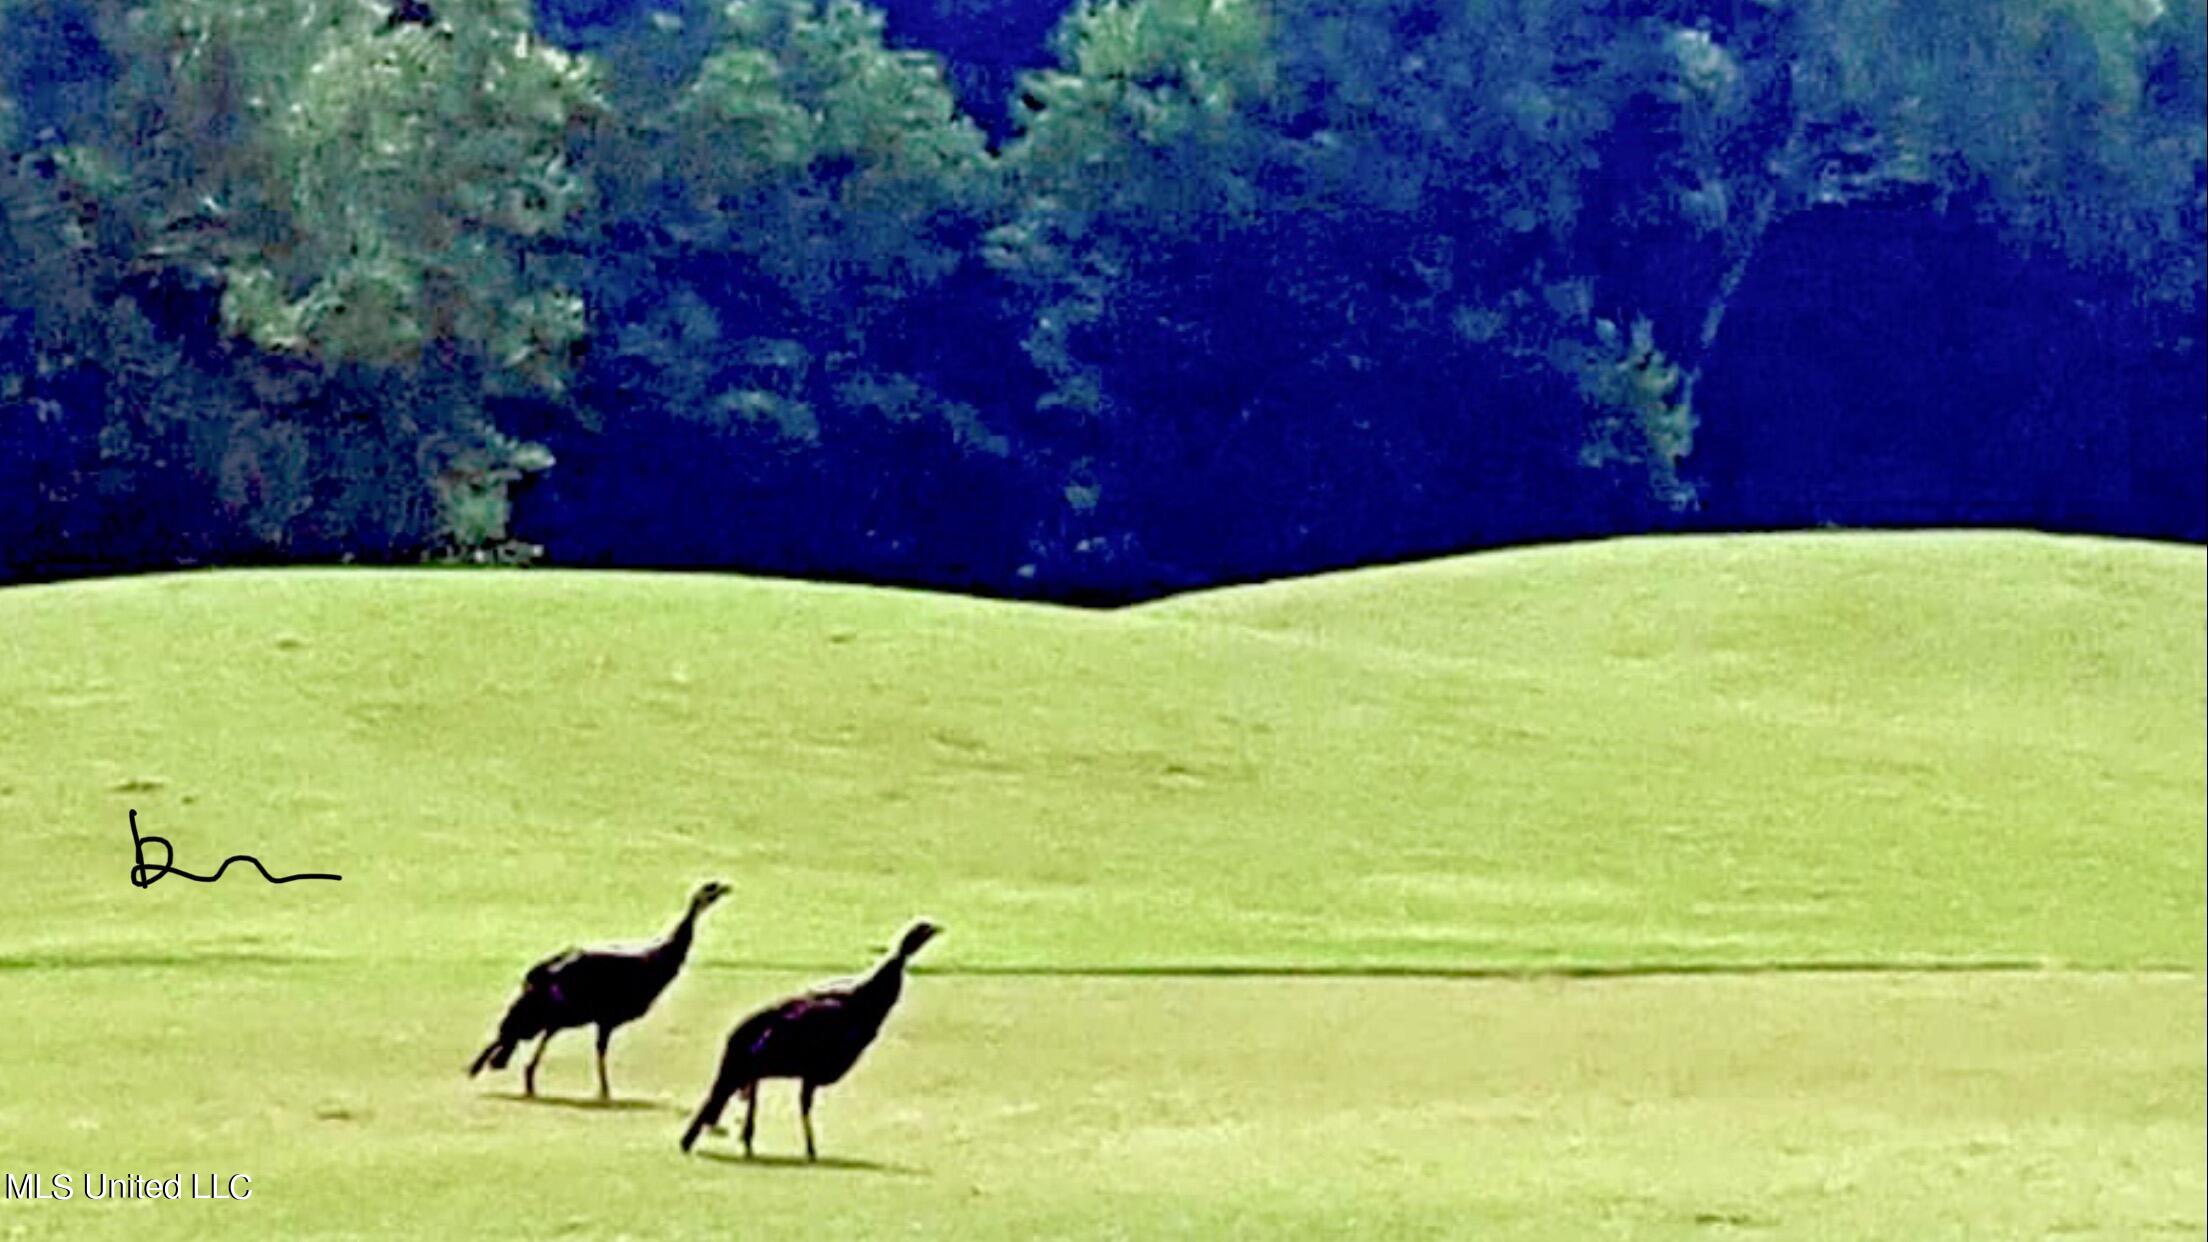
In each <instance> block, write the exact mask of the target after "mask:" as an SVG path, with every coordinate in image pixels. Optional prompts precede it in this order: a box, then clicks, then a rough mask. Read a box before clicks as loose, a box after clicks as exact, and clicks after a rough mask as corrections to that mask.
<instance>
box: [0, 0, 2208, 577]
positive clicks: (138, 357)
mask: <svg viewBox="0 0 2208 1242" xmlns="http://www.w3.org/2000/svg"><path fill="white" fill-rule="evenodd" d="M934 2H935V3H936V4H937V5H938V6H940V5H942V4H944V3H947V0H934ZM1017 3H1018V4H1020V5H1021V6H1023V8H1024V9H1032V8H1033V4H1032V3H1031V2H1030V0H1017ZM963 4H964V8H963V9H962V10H961V11H962V12H963V13H965V15H966V16H967V18H968V19H969V20H971V21H973V22H988V21H990V20H992V19H993V18H995V17H998V16H1005V15H1008V14H1009V11H1010V9H1011V8H1012V7H1013V0H963ZM1000 10H1002V12H1000ZM627 13H628V16H627V18H626V19H624V20H622V21H619V22H614V23H608V24H604V25H602V26H601V28H599V29H597V30H595V31H594V33H593V35H592V37H590V38H589V39H587V40H582V39H576V38H572V37H562V38H555V37H553V36H554V35H560V34H562V31H563V30H564V27H563V28H562V29H554V27H555V26H556V25H558V23H555V22H552V21H548V20H547V19H546V16H545V14H543V13H540V12H538V11H536V10H534V9H532V7H531V6H530V5H529V4H528V3H526V2H525V0H406V3H404V4H403V5H401V6H399V7H396V8H393V7H387V6H385V5H384V4H382V3H372V2H371V0H0V31H4V32H5V34H6V36H7V37H6V39H5V40H4V43H5V48H4V50H0V73H4V76H0V152H4V153H5V159H4V161H0V577H6V576H16V577H31V576H53V575H61V574H69V573H76V572H95V571H103V570H115V569H129V568H146V567H162V566H169V565H179V564H209V563H238V562H252V561H298V560H359V561H370V562H378V561H402V562H403V561H419V560H422V559H424V558H425V557H426V558H433V559H457V560H464V561H508V562H526V561H533V560H534V561H545V562H549V563H566V564H631V565H720V566H732V567H737V568H746V569H757V570H766V571H779V572H791V573H807V574H829V575H848V576H854V577H864V578H874V579H888V580H901V581H916V582H930V583H937V584H943V585H955V586H961V587H967V588H973V589H981V590H989V591H999V592H1010V593H1031V594H1043V595H1053V596H1062V597H1077V598H1084V597H1094V598H1117V597H1123V596H1128V595H1139V594H1144V593H1148V592H1153V591H1157V590H1162V589H1170V588H1173V587H1177V586H1184V585H1191V584H1195V583H1199V582H1208V581H1217V580H1221V579H1228V578H1237V577H1251V576H1258V575H1261V574H1266V573H1277V572H1284V571H1290V570H1298V569H1307V568H1314V567H1318V566H1322V565H1330V564H1341V563H1348V562H1353V561H1358V560H1366V559H1375V558H1381V557H1389V556H1402V555H1411V554H1416V553H1419V552H1426V551H1437V550H1443V549H1448V548H1455V547H1464V546H1472V545H1476V544H1480V543H1491V542H1503V541H1512V540H1519V539H1528V538H1543V537H1557V536H1567V535H1575V534H1590V533H1600V532H1605V531H1613V530H1626V529H1665V528H1678V527H1691V526H1695V525H1741V524H1747V525H1754V524H1785V523H1797V524H1798V523H1800V522H1804V521H1814V520H1839V521H1851V522H1879V521H1887V522H1918V521H1944V522H1960V521H1974V520H1988V521H2007V522H2025V523H2032V522H2035V521H2036V522H2040V523H2053V524H2057V525H2063V524H2069V525H2076V526H2080V527H2086V528H2113V529H2120V530H2125V531H2127V532H2131V533H2148V534H2160V535H2166V536H2169V535H2174V536H2176V537H2186V538H2199V537H2201V530H2200V527H2201V522H2202V516H2201V513H2200V506H2201V499H2200V497H2201V484H2200V481H2199V473H2200V472H2199V468H2198V457H2199V448H2198V446H2199V445H2200V442H2201V425H2200V418H2201V416H2200V413H2199V405H2198V402H2197V401H2193V402H2192V404H2191V408H2181V407H2182V406H2183V405H2184V403H2185V402H2186V401H2187V399H2188V398H2189V397H2191V396H2197V394H2198V392H2199V388H2200V380H2199V378H2198V375H2199V371H2200V368H2201V359H2202V356H2203V355H2202V345H2201V340H2200V335H2201V334H2200V329H2199V321H2200V318H2201V314H2202V309H2203V294H2202V289H2203V266H2202V265H2203V254H2202V238H2203V229H2204V205H2208V191H2204V188H2203V187H2204V173H2203V169H2204V167H2208V124H2204V119H2203V117H2204V112H2208V91H2204V87H2203V81H2204V59H2208V57H2204V48H2203V26H2204V13H2203V8H2202V2H2201V0H1692V2H1680V3H1665V2H1661V0H1642V2H1615V3H1613V2H1608V0H1522V2H1516V3H1513V2H1507V0H1463V2H1461V3H1454V4H1447V5H1437V4H1434V3H1431V2H1430V0H1265V2H1262V3H1260V2H1258V0H1105V2H1097V0H1090V2H1087V3H1081V4H1078V5H1076V6H1075V7H1073V8H1071V9H1070V10H1068V11H1066V12H1064V13H1063V15H1062V16H1059V17H1057V18H1056V19H1055V20H1056V26H1055V33H1054V34H1053V35H1052V36H1051V39H1050V43H1049V48H1048V51H1047V53H1046V62H1047V63H1045V64H1044V65H1042V66H1041V67H1039V68H1037V69H1035V70H1033V71H1032V72H1028V73H1025V74H1022V75H1020V76H1018V77H1016V78H1013V79H1011V91H1012V98H1010V99H1006V100H1000V101H997V104H998V106H999V107H1000V108H1001V112H1000V113H999V115H1000V116H1001V118H1002V120H1001V122H1000V123H998V124H994V125H992V126H991V128H990V129H987V130H985V129H984V128H983V127H982V125H980V124H977V122H976V120H975V119H974V115H973V113H974V111H975V109H974V108H973V107H972V105H971V103H970V101H962V100H961V99H960V98H959V96H958V94H957V93H956V91H955V90H954V79H955V78H957V77H958V73H957V66H956V65H955V64H954V65H952V66H951V67H950V68H949V69H948V70H947V69H946V65H945V62H944V60H943V59H942V58H941V57H939V56H937V55H935V54H932V53H930V52H928V51H926V50H923V49H917V48H914V47H911V46H906V45H904V44H903V42H901V41H900V40H899V38H898V37H897V36H896V34H895V32H894V31H893V30H892V28H891V24H890V21H889V19H888V18H886V17H885V15H884V13H883V12H882V11H880V10H877V9H874V8H871V7H868V6H867V5H865V4H862V3H859V2H858V0H734V2H733V3H728V4H726V5H725V6H722V7H710V6H704V5H690V6H679V5H666V4H659V5H647V6H638V7H632V9H631V10H627ZM978 80H986V81H989V82H992V83H994V84H995V85H996V86H1003V85H1005V75H1003V74H1001V73H999V74H996V75H995V76H993V77H991V76H988V75H984V76H983V78H982V79H978ZM1864 222H1869V227H1868V230H1867V231H1866V230H1865V228H1864V227H1862V226H1863V224H1864ZM1881 239H1885V240H1887V241H1890V242H1891V243H1892V244H1891V245H1889V246H1888V247H1887V249H1886V250H1884V251H1883V252H1881V251H1880V249H1879V244H1880V242H1881ZM1897 239H1898V240H1897ZM1958 254H1961V255H1968V256H1970V261H1969V263H1968V265H1967V270H1964V271H1954V270H1949V271H1946V272H1945V274H1944V275H1942V274H1941V273H1940V271H1939V270H1938V269H1939V268H1940V264H1941V263H1942V262H1943V261H1944V260H1943V259H1942V256H1943V255H1945V256H1950V257H1952V256H1954V255H1958ZM2001 272H2006V273H2007V275H2006V276H2005V277H2000V278H1999V279H1996V277H1995V276H1993V275H1988V273H1996V274H1998V273H2001ZM1935 277H1937V279H1935ZM1957 280H1960V281H1964V282H1966V283H1967V282H1969V281H1977V282H1980V283H1977V284H1971V285H1969V286H1968V288H1967V289H1965V290H1964V291H1963V292H1961V293H1959V294H1957V293H1950V294H1946V295H1943V294H1941V292H1940V290H1941V288H1942V287H1943V285H1942V284H1941V282H1942V281H1946V282H1948V283H1949V284H1952V283H1954V282H1955V281H1957ZM1988 280H1994V281H1995V283H1993V284H1990V285H1989V284H1985V283H1983V282H1985V281H1988ZM1882 290H1901V291H1904V292H1905V293H1906V294H1907V297H1906V298H1904V299H1902V300H1901V301H1899V302H1897V303H1896V304H1894V305H1893V306H1892V307H1891V308H1890V309H1889V312H1888V313H1886V314H1884V315H1882V316H1881V317H1879V318H1878V319H1877V320H1875V321H1871V320H1864V321H1858V320H1856V319H1852V318H1851V314H1852V312H1854V311H1855V310H1856V309H1857V308H1859V307H1861V306H1863V305H1866V304H1871V305H1876V304H1880V303H1879V298H1880V295H1881V291H1882ZM1943 297H1944V298H1945V299H1946V300H1942V299H1943ZM1912 300H1913V303H1914V304H1915V305H1916V306H1917V307H1918V308H1919V310H1920V311H1922V315H1921V320H1922V321H1921V322H1916V323H1912V324H1909V325H1908V326H1906V327H1905V328H1903V329H1902V330H1900V331H1899V332H1897V331H1896V329H1895V326H1894V323H1893V322H1892V321H1893V320H1895V319H1897V318H1901V319H1907V318H1909V317H1910V306H1911V304H1912ZM1787 324H1793V325H1795V329H1794V330H1789V331H1786V332H1782V331H1780V330H1779V326H1780V325H1787ZM1973 333H1979V334H1981V335H1973ZM1948 338H1953V339H1948ZM1742 342H1752V343H1753V345H1752V347H1751V346H1750V345H1747V344H1740V343H1742ZM1928 342H1929V343H1928ZM1728 350H1731V351H1732V352H1730V353H1729V352H1728ZM2032 359H2039V360H2040V361H2038V362H2033V361H2031V360H2032ZM2050 360H2051V361H2050ZM2020 367H2021V368H2023V370H2021V371H2019V369H2018V368H2020ZM2035 368H2036V369H2035ZM1958 375H1962V376H1966V377H1968V382H1967V383H1964V384H1961V385H1960V386H1958V387H1956V388H1954V389H1953V391H1952V393H1951V394H1950V390H1949V389H1947V388H1942V387H1940V386H1941V385H1943V384H1951V383H1953V382H1954V381H1955V377H1956V376H1958ZM2004 376H2005V377H2007V378H2006V379H2005V380H2004V378H2003V377H2004ZM2004 383H2005V384H2006V385H2007V387H2004ZM1927 394H1934V395H1927ZM1928 410H1931V411H1935V413H1936V416H1935V417H1931V418H1928V416H1927V411H1928ZM1812 412H1813V414H1814V422H1810V421H1806V420H1808V419H1810V418H1811V415H1812ZM1789 419H1793V420H1794V421H1792V422H1790V421H1789ZM1928 421H1929V422H1936V423H1938V424H1939V426H1936V427H1932V428H1929V429H1928V428H1927V427H1925V426H1924V425H1923V424H1925V423H1927V422H1928ZM1912 436H1914V437H1919V438H1920V439H1921V440H1922V443H1919V442H1918V440H1912V439H1911V437H1912ZM1866 443H1872V445H1873V447H1872V448H1868V449H1867V448H1865V447H1864V445H1865V444H1866ZM1790 446H1791V447H1790ZM1896 446H1899V447H1896ZM2188 451H2190V452H2191V457H2192V460H2191V464H2190V465H2184V464H2181V463H2180V459H2181V458H2182V457H2183V455H2184V454H2185V453H2186V452H2188ZM1850 454H1853V456H1850ZM1835 462H1838V463H1842V464H1840V465H1835V464H1834V463H1835ZM1849 462H1852V463H1854V469H1853V473H1850V468H1849V467H1848V466H1847V465H1846V463H1849ZM1926 463H1930V465H1929V466H1927V464H1926ZM1920 468H1921V469H1920ZM1913 469H1917V470H1918V471H1919V473H1920V474H1924V477H1922V478H1916V477H1913V476H1912V474H1911V471H1912V470H1913ZM1927 471H1928V472H1929V473H1926V472H1927ZM1935 476H1936V477H1935ZM1928 478H1930V479H1933V481H1932V482H1927V481H1926V479H1928ZM1820 479H1823V480H1826V481H1827V483H1828V484H1829V483H1830V481H1831V480H1842V481H1843V482H1842V483H1840V484H1831V485H1829V486H1827V487H1826V490H1824V491H1818V490H1817V488H1818V487H1819V480H1820ZM1788 480H1791V482H1787V481H1788ZM1942 480H1944V481H1942ZM1805 498H1808V499H1805ZM1751 501H1753V503H1751Z"/></svg>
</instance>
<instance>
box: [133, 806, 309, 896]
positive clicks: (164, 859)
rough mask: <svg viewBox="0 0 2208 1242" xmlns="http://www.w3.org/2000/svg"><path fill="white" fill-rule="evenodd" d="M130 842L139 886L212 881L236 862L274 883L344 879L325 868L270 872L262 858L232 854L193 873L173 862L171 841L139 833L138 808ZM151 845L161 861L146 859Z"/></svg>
mask: <svg viewBox="0 0 2208 1242" xmlns="http://www.w3.org/2000/svg"><path fill="white" fill-rule="evenodd" d="M130 843H131V845H132V846H133V847H135V848H136V850H137V855H138V864H137V865H136V866H134V867H132V868H131V869H130V882H131V883H133V884H135V885H137V886H138V887H140V888H152V887H153V882H154V881H155V880H158V879H160V878H161V877H162V876H165V875H180V876H183V877H184V878H185V879H187V880H196V881H198V882H199V883H201V884H212V883H214V882H215V881H217V880H219V879H221V878H222V873H223V872H225V871H228V870H229V869H230V864H231V863H234V862H245V863H252V864H253V869H254V870H255V871H258V872H260V873H261V878H262V879H264V880H266V881H268V882H269V883H271V884H289V883H291V882H292V881H293V880H336V879H342V878H343V877H342V876H335V875H330V874H329V873H327V872H322V871H302V872H300V873H299V874H298V875H270V874H269V873H268V868H266V867H264V866H262V865H261V860H260V859H258V858H255V857H253V856H252V855H251V854H232V855H231V856H230V857H228V858H225V859H223V860H222V865H221V866H219V867H217V868H215V873H214V874H213V875H193V874H192V873H191V872H189V871H186V870H184V869H183V868H182V867H178V866H173V865H172V864H174V863H175V862H176V847H175V846H172V845H170V844H169V839H168V838H167V837H154V836H140V835H139V834H138V812H137V811H135V810H134V811H132V812H131V813H130ZM149 845H158V846H160V847H161V861H160V862H158V863H149V862H147V861H146V847H147V846H149Z"/></svg>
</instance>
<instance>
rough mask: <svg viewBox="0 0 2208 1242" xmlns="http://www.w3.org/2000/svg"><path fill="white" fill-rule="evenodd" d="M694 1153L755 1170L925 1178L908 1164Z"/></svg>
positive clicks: (830, 1158)
mask: <svg viewBox="0 0 2208 1242" xmlns="http://www.w3.org/2000/svg"><path fill="white" fill-rule="evenodd" d="M696 1155H697V1156H698V1157H699V1158H700V1159H703V1160H712V1161H716V1162H718V1163H721V1164H730V1165H735V1166H737V1167H739V1168H755V1169H820V1170H822V1171H824V1172H837V1173H881V1174H887V1175H890V1176H893V1177H925V1176H927V1172H928V1171H927V1170H926V1169H916V1168H913V1167H912V1166H911V1165H909V1164H884V1163H882V1162H880V1161H877V1160H852V1159H848V1158H846V1157H842V1156H822V1157H821V1158H820V1159H818V1160H807V1159H806V1158H805V1157H803V1156H746V1155H744V1154H743V1153H742V1152H728V1151H701V1152H698V1153H696Z"/></svg>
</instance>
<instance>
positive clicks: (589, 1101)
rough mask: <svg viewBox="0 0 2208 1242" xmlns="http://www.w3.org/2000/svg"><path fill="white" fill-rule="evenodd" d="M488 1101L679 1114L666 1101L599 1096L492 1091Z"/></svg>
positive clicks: (607, 1110)
mask: <svg viewBox="0 0 2208 1242" xmlns="http://www.w3.org/2000/svg"><path fill="white" fill-rule="evenodd" d="M485 1098H486V1099H492V1100H504V1101H506V1102H507V1103H508V1104H540V1105H543V1106H545V1107H547V1108H580V1109H584V1110H586V1111H589V1112H614V1113H624V1112H647V1111H650V1112H665V1113H672V1112H679V1111H681V1110H679V1109H677V1108H676V1107H675V1106H674V1105H673V1104H671V1103H669V1102H667V1101H666V1100H624V1099H621V1098H619V1097H615V1098H614V1099H610V1100H601V1099H599V1098H598V1097H597V1096H594V1095H588V1096H575V1095H524V1094H522V1093H521V1092H519V1091H492V1092H489V1093H487V1094H486V1096H485Z"/></svg>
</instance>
